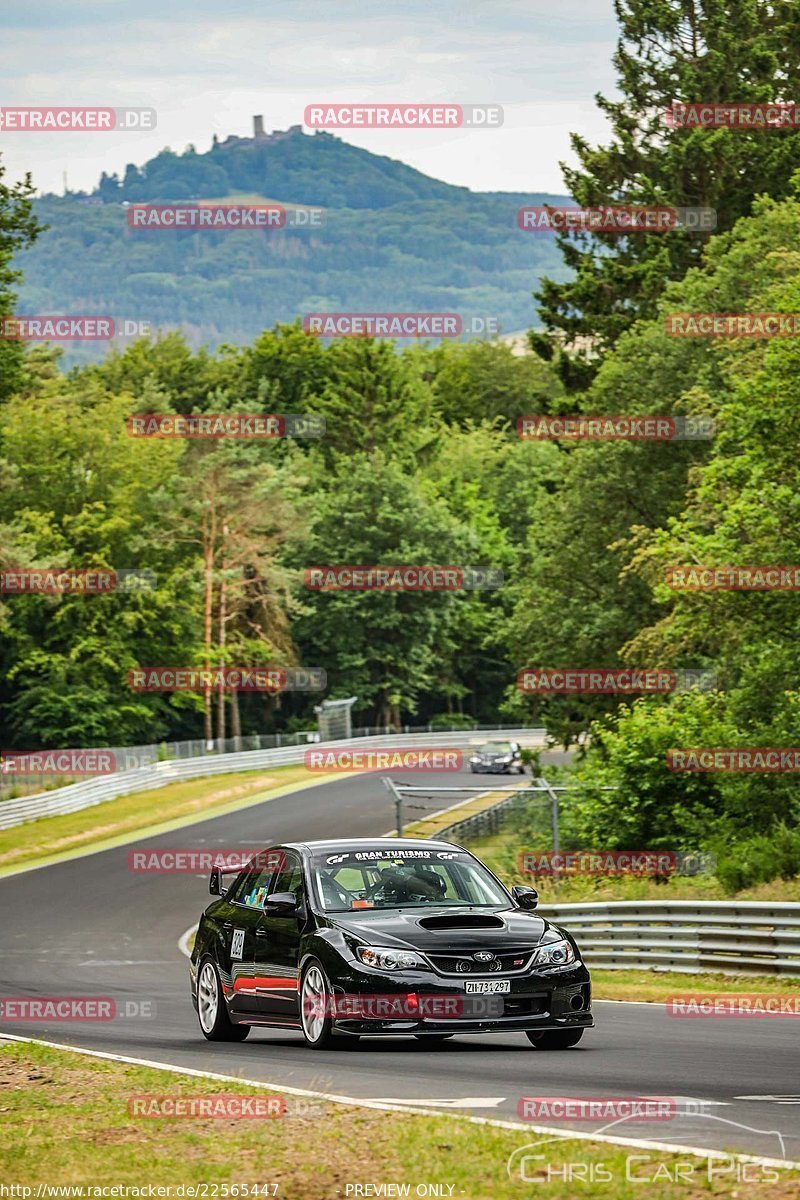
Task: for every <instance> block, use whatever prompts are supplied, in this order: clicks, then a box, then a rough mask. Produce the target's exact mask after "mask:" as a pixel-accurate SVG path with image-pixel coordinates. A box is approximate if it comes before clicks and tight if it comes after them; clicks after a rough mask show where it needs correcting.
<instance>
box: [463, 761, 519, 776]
mask: <svg viewBox="0 0 800 1200" xmlns="http://www.w3.org/2000/svg"><path fill="white" fill-rule="evenodd" d="M514 769H515V767H514V764H513V763H485V762H483V763H470V770H471V771H472V773H473V774H474V775H510V774H511V772H512V770H514Z"/></svg>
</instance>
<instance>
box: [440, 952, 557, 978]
mask: <svg viewBox="0 0 800 1200" xmlns="http://www.w3.org/2000/svg"><path fill="white" fill-rule="evenodd" d="M473 953H474V951H465V952H464V953H463V954H429V955H428V958H429V959H430V961H431V962H432V963H433V965H434V967H435V968H436V970H437V971H439V972H440V974H442V975H499V974H503V975H521V974H522V972H523V971H527V970H528V968H529V967H530V963H531V959H532V958H533V954H534V951H533V950H531V948H530V947H524V948H523V949H521V950H503V952H502V953H501V954H498V955H497V956H496V957H495V959H494V961H493V962H490V963H482V962H475V959H474V958H473V957H472V955H473Z"/></svg>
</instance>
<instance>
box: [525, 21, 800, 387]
mask: <svg viewBox="0 0 800 1200" xmlns="http://www.w3.org/2000/svg"><path fill="white" fill-rule="evenodd" d="M614 8H615V10H616V13H617V17H618V19H619V23H620V39H619V42H618V46H617V52H616V54H615V56H614V65H615V67H616V69H617V73H618V78H619V86H620V91H621V98H620V99H619V100H613V101H612V100H609V99H607V98H605V97H603V96H600V95H598V96H597V97H596V99H597V104H598V105H599V107H600V109H601V110H602V111H603V113H604V114H605V115H606V116H607V118H608V120H609V122H610V124H611V128H612V139H611V141H610V142H609V144H608V145H606V146H590V145H589V143H588V142H587V141H586V139H585V138H583V137H581V136H580V134H573V135H572V138H571V142H572V147H573V150H574V151H575V153H576V155H577V158H578V161H579V166H577V167H568V166H566V165H565V164H562V170H563V173H564V179H565V182H566V184H567V186H568V189H569V192H570V194H571V195H572V196H573V198H574V199H575V201H576V202H577V204H579V205H580V206H582V207H584V206H585V207H593V206H597V205H607V204H635V205H655V204H658V205H661V204H664V205H674V206H681V207H682V206H691V207H706V208H713V209H715V210H716V212H717V232H719V231H721V230H725V229H729V228H730V227H731V226H732V225H733V224H734V223H735V222H736V221H737V220H738V218H739V217H741V216H743V215H746V214H747V213H748V212H749V211H750V206H751V203H752V200H753V197H754V196H756V195H758V194H759V193H768V194H770V195H772V196H774V197H776V198H782V197H784V196H786V195H788V194H789V192H790V191H791V188H790V180H791V176H792V172H793V171H794V170H796V169H797V167H798V165H799V164H800V138H799V131H795V130H794V129H789V128H784V129H766V130H753V131H745V130H741V129H724V128H720V129H711V128H685V127H672V126H670V125H669V124H668V123H667V121H666V119H665V114H666V111H667V110H668V109H669V108H670V106H671V105H673V104H675V103H689V102H705V101H722V102H725V101H727V102H731V101H739V102H756V103H767V102H772V101H778V102H781V101H784V102H790V103H791V102H793V101H795V100H797V99H798V97H797V95H796V92H797V80H798V77H800V4H798V3H797V0H615V2H614ZM707 237H708V235H705V236H703V235H698V234H688V233H685V232H679V231H675V232H669V233H652V234H648V233H636V234H632V235H630V236H620V235H618V234H613V233H606V234H583V233H581V234H577V235H575V234H569V235H559V242H560V246H561V249H562V251H563V254H564V258H565V260H566V262H567V264H568V265H569V266H570V267H571V268H572V269H573V271H574V277H573V278H572V279H571V280H570V281H568V282H566V283H557V282H555V281H554V280H551V279H546V280H544V281H543V283H542V286H541V288H540V290H539V292H537V293H536V298H537V300H538V301H539V302H540V313H541V316H542V318H543V321H544V324H545V326H546V327H547V329H548V330H549V334H550V337H551V338H552V336H553V334H554V333H556V331H560V332H559V333H558V334H557V335H556V336H557V338H558V340H559V342H560V341H562V340H563V339H564V338H566V341H567V342H568V343H573V342H574V340H575V339H576V338H577V337H581V336H582V337H588V338H590V339H592V348H593V350H595V351H599V352H600V353H602V352H603V351H604V350H606V349H607V348H608V347H609V346H611V345H613V344H614V342H616V340H617V338H618V337H619V336H620V334H621V333H622V332H624V330H626V329H627V328H629V326H630V325H632V324H633V322H634V321H635V320H636V319H637V318H639V317H652V316H653V315H654V313H655V307H656V302H657V300H658V297H659V295H660V294H661V292H662V291H663V288H664V286H665V284H666V283H667V282H668V281H669V280H672V279H680V278H681V277H682V276H683V275H684V274H685V273H686V270H687V269H688V268H689V267H690V266H692V265H694V264H695V263H697V262H698V260H699V258H700V255H701V253H702V250H703V246H704V244H705V242H706V241H707ZM533 344H534V346H535V347H537V348H539V349H545V350H547V349H548V348H547V346H546V345H545V343H544V339H543V338H542V337H541V336H537V335H533ZM579 344H580V343H579ZM552 349H553V346H552V342H551V343H550V346H549V353H552ZM591 370H592V368H591V364H588V369H587V364H586V363H585V362H584V364H583V367H582V366H581V363H580V360H576V359H575V358H574V357H573V359H572V360H570V359H569V358H568V357H566V356H561V371H562V375H563V376H564V378H565V380H566V381H567V382H568V383H571V384H573V386H574V385H578V386H580V385H582V384H584V383H585V382H586V379H587V375H589V374H591Z"/></svg>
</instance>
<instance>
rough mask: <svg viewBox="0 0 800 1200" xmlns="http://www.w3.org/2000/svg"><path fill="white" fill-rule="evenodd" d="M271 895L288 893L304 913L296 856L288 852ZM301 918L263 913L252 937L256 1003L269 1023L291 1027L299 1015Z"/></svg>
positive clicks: (303, 899)
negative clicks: (253, 943) (254, 935)
mask: <svg viewBox="0 0 800 1200" xmlns="http://www.w3.org/2000/svg"><path fill="white" fill-rule="evenodd" d="M269 890H270V895H277V894H278V893H281V892H291V893H292V894H293V896H294V897H295V899H296V900H297V903H298V905H299V906H302V909H303V913H304V912H305V911H306V909H305V905H306V890H305V884H304V881H303V865H302V862H301V860H300V856H299V854H296V853H295V852H294V851H292V850H287V851H286V854H285V858H284V862H283V865H282V867H281V869H280V870H279V871H278V872H277V874H276V875H275V877H274V878H273V880H272V883H271V886H270V889H269ZM303 919H304V918H303V916H302V915H301V914H298V913H283V912H279V913H271V912H270V911H269V905H267V909H266V911H265V912H264V913H262V915H261V918H260V921H259V925H258V929H257V931H256V937H255V955H256V958H255V975H256V986H257V989H258V1004H259V1009H260V1011H261V1012H262V1013H263V1014H264V1016H266V1017H269V1019H270V1020H271V1021H278V1022H280V1021H286V1022H287V1024H294V1023H295V1022H296V1021H297V1020H298V1018H299V1014H300V1007H299V997H298V986H299V972H298V958H299V954H300V934H301V929H302V924H303Z"/></svg>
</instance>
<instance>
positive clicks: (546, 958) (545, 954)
mask: <svg viewBox="0 0 800 1200" xmlns="http://www.w3.org/2000/svg"><path fill="white" fill-rule="evenodd" d="M571 962H575V951H574V950H573V949H572V945H571V943H570V942H568V941H567V939H566V938H561V939H560V940H559V941H557V942H547V944H546V945H544V946H542V947H541V949H540V950H539V952H538V954H537V955H536V958H535V959H534V965H535V966H537V967H563V966H566V964H567V963H571Z"/></svg>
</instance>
